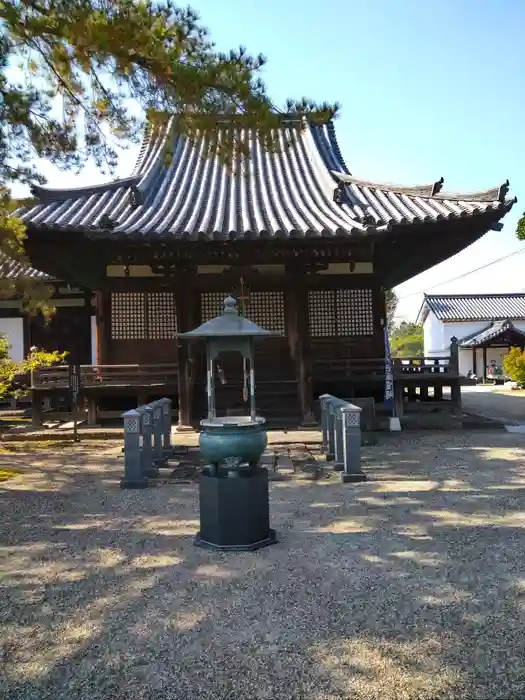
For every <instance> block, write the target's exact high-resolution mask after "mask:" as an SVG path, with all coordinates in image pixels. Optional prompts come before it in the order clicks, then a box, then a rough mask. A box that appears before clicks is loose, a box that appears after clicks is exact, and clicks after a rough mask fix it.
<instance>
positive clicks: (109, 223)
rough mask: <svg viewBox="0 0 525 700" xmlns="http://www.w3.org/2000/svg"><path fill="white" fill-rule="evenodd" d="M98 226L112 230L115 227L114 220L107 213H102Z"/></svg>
mask: <svg viewBox="0 0 525 700" xmlns="http://www.w3.org/2000/svg"><path fill="white" fill-rule="evenodd" d="M99 225H100V228H104V229H106V230H108V231H112V230H113V229H114V228H115V221H113V219H112V218H111V217H110V216H109V214H103V215H102V216H101V217H100V221H99Z"/></svg>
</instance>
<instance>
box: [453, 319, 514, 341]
mask: <svg viewBox="0 0 525 700" xmlns="http://www.w3.org/2000/svg"><path fill="white" fill-rule="evenodd" d="M507 331H511V332H512V333H513V334H515V335H518V336H523V337H524V338H525V333H524V332H523V331H521V330H520V329H519V328H516V326H515V325H514V324H513V323H512V321H510V320H509V319H505V320H502V321H494V323H491V324H490V326H488V327H487V328H484V329H483V330H482V331H479V332H478V333H474V334H473V335H471V336H467V337H466V338H464V339H463V340H460V341H459V345H460V346H461V347H462V348H476V347H479V346H480V345H484V344H485V343H488V342H489V341H490V340H495V339H496V338H497V337H498V336H500V335H502V334H503V333H505V332H507Z"/></svg>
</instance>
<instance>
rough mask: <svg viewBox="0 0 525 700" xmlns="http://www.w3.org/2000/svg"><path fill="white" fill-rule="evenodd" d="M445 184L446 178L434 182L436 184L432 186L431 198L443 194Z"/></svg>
mask: <svg viewBox="0 0 525 700" xmlns="http://www.w3.org/2000/svg"><path fill="white" fill-rule="evenodd" d="M444 182H445V178H443V177H440V178H439V180H437V181H436V182H434V184H433V185H432V191H431V192H430V196H431V197H433V196H434V195H436V194H438V193H439V192H441V190H442V188H443V184H444Z"/></svg>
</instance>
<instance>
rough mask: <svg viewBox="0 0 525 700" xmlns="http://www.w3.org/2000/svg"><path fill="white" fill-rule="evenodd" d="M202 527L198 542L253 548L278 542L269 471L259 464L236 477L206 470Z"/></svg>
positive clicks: (227, 547)
mask: <svg viewBox="0 0 525 700" xmlns="http://www.w3.org/2000/svg"><path fill="white" fill-rule="evenodd" d="M199 500H200V531H199V532H198V533H197V536H196V537H195V545H197V546H198V547H206V548H209V549H217V550H223V551H253V550H255V549H259V548H260V547H267V546H268V545H270V544H275V543H276V542H277V538H276V535H275V531H274V530H272V529H271V528H270V506H269V498H268V472H267V470H266V469H264V468H261V467H258V468H256V469H254V470H249V471H244V470H242V471H240V472H238V476H237V477H235V478H229V477H228V476H226V475H224V474H222V475H220V476H212V475H211V474H209V473H208V472H206V471H204V472H202V474H201V477H200V484H199Z"/></svg>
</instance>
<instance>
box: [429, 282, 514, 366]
mask: <svg viewBox="0 0 525 700" xmlns="http://www.w3.org/2000/svg"><path fill="white" fill-rule="evenodd" d="M417 323H419V324H421V325H422V326H423V331H424V353H425V357H443V356H448V355H449V354H450V342H451V339H452V338H454V337H455V338H457V340H458V345H459V371H460V373H461V374H464V375H466V374H467V372H468V371H469V370H470V371H472V372H473V373H474V374H476V375H477V376H478V377H482V376H487V367H488V365H489V364H491V362H494V363H495V364H496V365H498V366H501V365H502V364H503V360H504V358H505V355H506V354H507V353H508V351H509V348H510V347H513V346H519V347H522V348H523V347H524V345H525V293H517V294H425V296H424V299H423V304H422V306H421V309H420V311H419V314H418V318H417Z"/></svg>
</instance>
